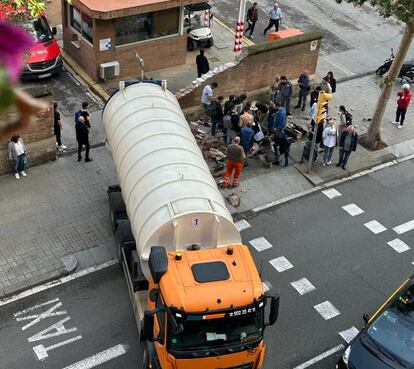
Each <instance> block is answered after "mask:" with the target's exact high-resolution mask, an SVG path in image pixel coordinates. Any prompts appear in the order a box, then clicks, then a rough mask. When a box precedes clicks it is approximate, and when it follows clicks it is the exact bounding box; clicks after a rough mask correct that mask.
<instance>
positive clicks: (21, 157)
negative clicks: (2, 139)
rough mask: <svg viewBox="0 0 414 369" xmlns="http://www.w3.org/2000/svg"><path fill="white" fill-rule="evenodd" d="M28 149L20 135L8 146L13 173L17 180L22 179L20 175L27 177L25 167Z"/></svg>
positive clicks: (11, 140)
mask: <svg viewBox="0 0 414 369" xmlns="http://www.w3.org/2000/svg"><path fill="white" fill-rule="evenodd" d="M25 152H26V148H25V147H24V143H23V139H22V138H21V137H20V135H18V134H14V135H13V136H12V137H11V139H10V142H9V145H8V154H9V159H10V160H11V162H12V166H13V173H14V176H15V177H16V179H20V175H22V176H23V177H26V176H27V174H26V172H25V171H24V165H25V161H26V160H27V159H26V153H25Z"/></svg>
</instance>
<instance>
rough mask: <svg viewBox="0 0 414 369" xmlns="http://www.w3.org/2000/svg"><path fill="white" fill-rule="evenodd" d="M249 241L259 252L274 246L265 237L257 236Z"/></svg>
mask: <svg viewBox="0 0 414 369" xmlns="http://www.w3.org/2000/svg"><path fill="white" fill-rule="evenodd" d="M249 243H250V245H252V246H253V247H254V248H255V249H256V250H257V251H259V252H260V251H263V250H267V249H270V248H271V247H272V244H271V243H270V242H269V241H268V240H266V238H264V237H259V238H255V239H254V240H251V241H249Z"/></svg>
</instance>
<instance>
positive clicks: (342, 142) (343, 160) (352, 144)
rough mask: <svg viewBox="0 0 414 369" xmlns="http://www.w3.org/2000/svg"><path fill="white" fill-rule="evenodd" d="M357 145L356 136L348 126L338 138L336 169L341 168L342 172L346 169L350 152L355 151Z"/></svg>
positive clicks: (351, 127)
mask: <svg viewBox="0 0 414 369" xmlns="http://www.w3.org/2000/svg"><path fill="white" fill-rule="evenodd" d="M357 144H358V134H357V133H356V130H355V128H354V127H353V126H348V127H347V128H346V130H345V131H343V132H342V134H341V137H340V138H339V160H338V163H337V164H336V166H337V167H341V168H342V169H343V170H345V169H346V164H347V163H348V159H349V156H350V155H351V153H352V151H356V148H357Z"/></svg>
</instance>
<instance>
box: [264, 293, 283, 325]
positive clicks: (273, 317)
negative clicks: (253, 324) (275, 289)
mask: <svg viewBox="0 0 414 369" xmlns="http://www.w3.org/2000/svg"><path fill="white" fill-rule="evenodd" d="M267 298H270V313H269V322H268V323H266V326H269V325H273V324H275V323H276V321H277V318H278V316H279V302H280V296H279V295H276V296H268V297H267Z"/></svg>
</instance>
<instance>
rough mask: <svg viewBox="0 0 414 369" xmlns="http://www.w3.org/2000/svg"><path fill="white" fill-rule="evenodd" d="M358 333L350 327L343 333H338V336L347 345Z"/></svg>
mask: <svg viewBox="0 0 414 369" xmlns="http://www.w3.org/2000/svg"><path fill="white" fill-rule="evenodd" d="M358 333H359V331H358V329H356V328H355V327H354V326H352V327H351V328H349V329H346V330H345V331H341V332H339V335H340V336H341V337H342V338H343V339H344V340H345V342H346V343H349V342H351V341H352V340H353V339H354V338H355V337H356V335H357V334H358Z"/></svg>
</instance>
